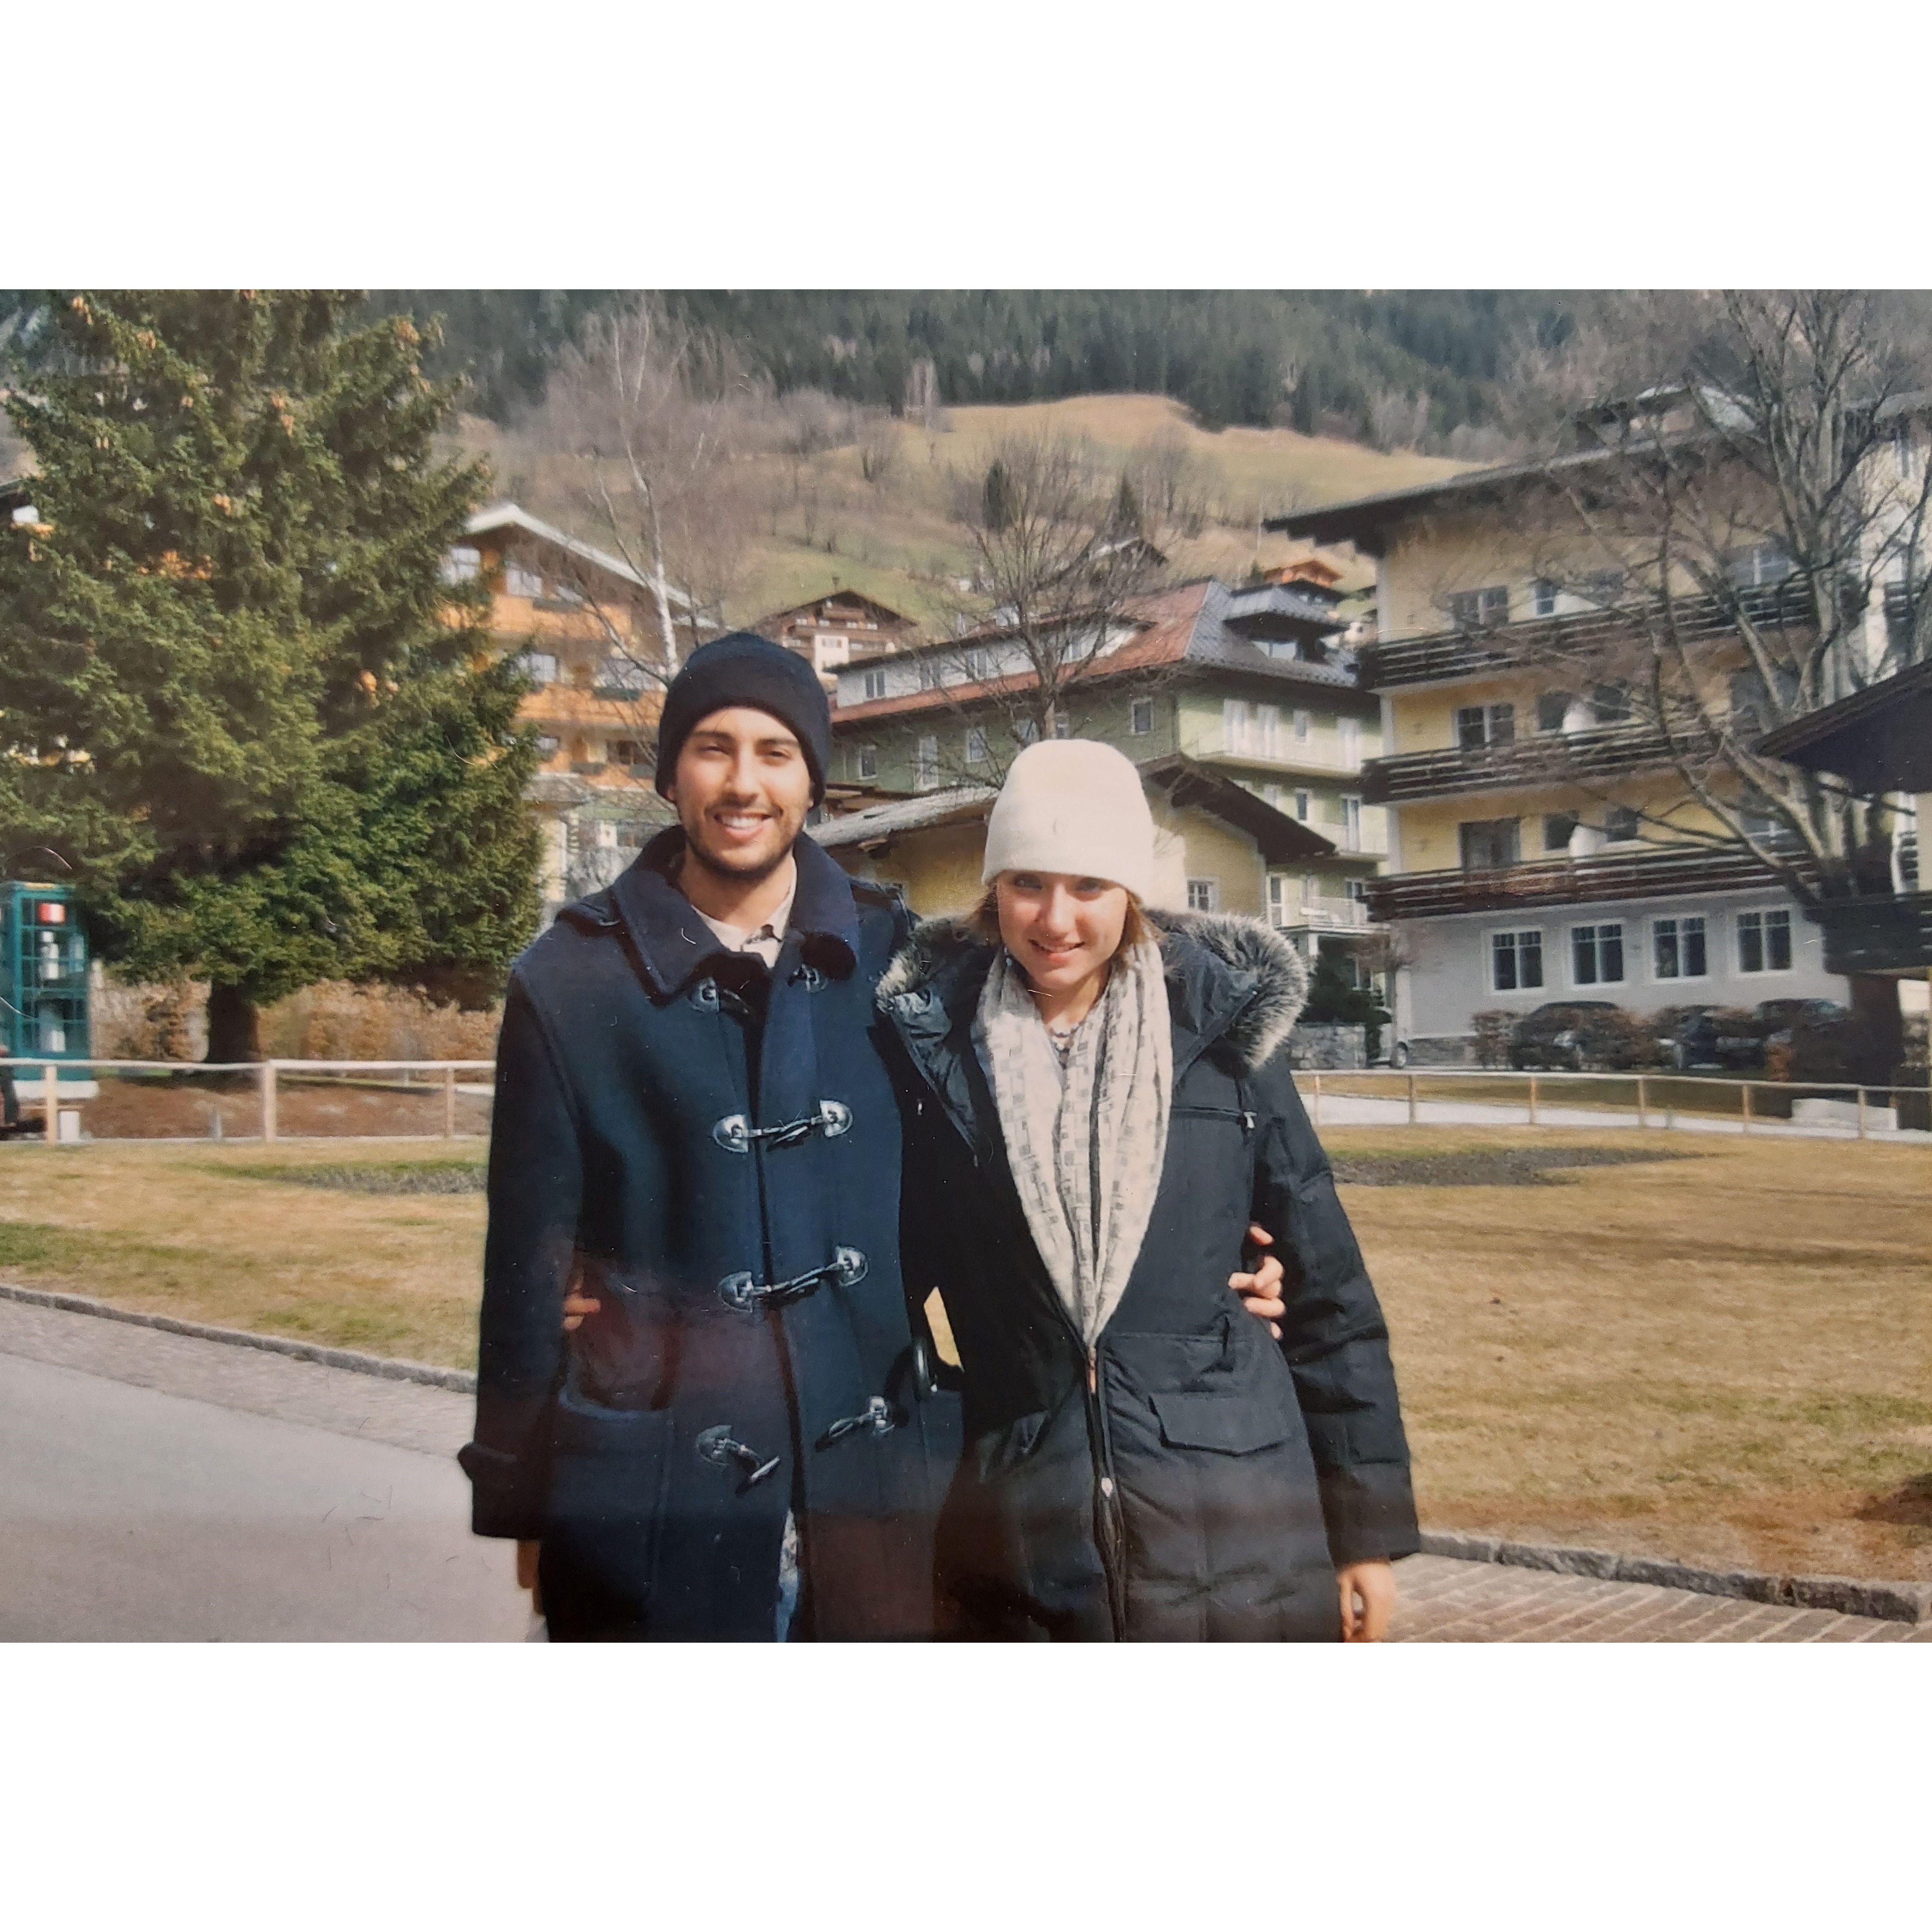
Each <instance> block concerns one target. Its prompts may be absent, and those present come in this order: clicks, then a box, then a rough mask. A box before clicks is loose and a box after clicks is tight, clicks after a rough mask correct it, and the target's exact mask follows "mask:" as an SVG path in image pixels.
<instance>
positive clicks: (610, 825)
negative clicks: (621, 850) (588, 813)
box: [597, 818, 617, 852]
mask: <svg viewBox="0 0 1932 1932" xmlns="http://www.w3.org/2000/svg"><path fill="white" fill-rule="evenodd" d="M616 844H617V821H616V820H615V819H614V818H600V819H599V820H598V821H597V849H598V850H599V851H600V852H609V851H613V850H615V849H616Z"/></svg>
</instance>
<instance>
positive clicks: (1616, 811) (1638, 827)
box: [1604, 805, 1643, 845]
mask: <svg viewBox="0 0 1932 1932" xmlns="http://www.w3.org/2000/svg"><path fill="white" fill-rule="evenodd" d="M1642 837H1643V814H1642V813H1640V811H1638V810H1637V807H1636V806H1635V805H1612V806H1611V807H1610V810H1609V811H1607V812H1605V813H1604V838H1605V839H1606V840H1607V841H1608V842H1609V843H1610V844H1613V845H1629V844H1634V843H1635V842H1636V841H1637V840H1638V839H1640V838H1642Z"/></svg>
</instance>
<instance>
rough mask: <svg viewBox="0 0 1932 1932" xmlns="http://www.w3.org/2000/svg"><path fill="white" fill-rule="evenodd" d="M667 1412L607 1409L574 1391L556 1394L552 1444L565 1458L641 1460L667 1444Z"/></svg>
mask: <svg viewBox="0 0 1932 1932" xmlns="http://www.w3.org/2000/svg"><path fill="white" fill-rule="evenodd" d="M669 1437H670V1410H668V1409H606V1408H604V1406H602V1404H601V1403H594V1402H590V1401H587V1400H586V1399H585V1398H584V1397H582V1396H581V1395H579V1394H577V1393H576V1391H574V1390H571V1389H568V1388H565V1389H559V1391H557V1397H556V1413H555V1417H554V1419H553V1433H552V1436H551V1441H552V1442H553V1445H554V1446H555V1448H556V1451H557V1453H558V1454H559V1455H565V1456H639V1455H643V1454H647V1453H654V1452H655V1451H657V1450H658V1449H659V1448H661V1446H662V1445H663V1444H664V1442H666V1441H667V1440H668V1439H669Z"/></svg>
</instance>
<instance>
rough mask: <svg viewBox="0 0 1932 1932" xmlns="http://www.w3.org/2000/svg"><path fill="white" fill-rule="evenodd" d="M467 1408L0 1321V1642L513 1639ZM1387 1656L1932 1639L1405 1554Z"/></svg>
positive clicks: (274, 1359) (399, 1385) (513, 1602)
mask: <svg viewBox="0 0 1932 1932" xmlns="http://www.w3.org/2000/svg"><path fill="white" fill-rule="evenodd" d="M470 1415H471V1399H470V1398H469V1397H468V1396H466V1395H460V1394H456V1393H455V1392H454V1391H450V1390H448V1389H438V1388H425V1387H424V1386H422V1385H420V1384H419V1383H413V1382H389V1381H386V1380H384V1379H382V1378H380V1377H378V1376H365V1375H358V1374H356V1373H354V1372H353V1370H347V1369H332V1368H328V1367H323V1366H322V1365H321V1364H317V1363H312V1362H302V1361H293V1360H292V1359H290V1358H288V1357H287V1356H284V1355H269V1354H267V1353H266V1352H263V1351H262V1350H260V1349H244V1348H236V1347H235V1346H232V1345H230V1344H228V1343H220V1342H208V1341H202V1340H198V1339H196V1338H195V1337H190V1336H184V1335H169V1334H166V1333H164V1332H163V1331H159V1330H156V1329H152V1328H136V1327H134V1326H132V1325H129V1324H127V1323H124V1322H110V1321H105V1320H103V1319H101V1317H99V1316H92V1315H77V1314H71V1313H68V1312H67V1311H65V1310H58V1309H46V1308H35V1307H31V1306H28V1305H26V1304H22V1303H19V1302H12V1301H4V1300H0V1549H4V1550H5V1551H6V1553H7V1557H6V1561H5V1562H4V1563H0V1640H5V1639H13V1640H19V1639H23V1638H28V1639H31V1638H66V1639H74V1638H89V1637H93V1638H122V1639H141V1638H149V1639H164V1638H187V1639H195V1638H199V1639H208V1638H216V1639H221V1638H226V1639H230V1640H233V1639H242V1638H296V1637H308V1638H315V1639H349V1638H419V1639H422V1638H429V1639H444V1640H449V1639H463V1638H473V1639H483V1640H489V1639H499V1640H516V1639H518V1638H520V1637H522V1636H523V1634H524V1631H525V1629H526V1622H527V1618H526V1610H525V1604H526V1601H527V1599H526V1598H524V1597H523V1595H522V1593H521V1592H519V1591H518V1590H517V1589H515V1587H514V1584H513V1583H512V1582H511V1552H510V1549H509V1546H508V1544H503V1543H500V1542H493V1541H484V1540H482V1539H480V1538H475V1537H472V1536H471V1535H469V1532H468V1529H467V1527H466V1525H467V1521H468V1508H469V1505H468V1487H469V1486H468V1484H466V1482H465V1481H463V1477H462V1475H461V1473H460V1472H459V1471H458V1469H457V1467H456V1466H455V1462H454V1460H452V1459H453V1458H454V1457H455V1453H456V1451H457V1449H458V1447H459V1446H460V1445H461V1444H462V1443H463V1442H464V1441H465V1440H466V1438H467V1436H468V1434H469V1421H470ZM1397 1577H1398V1578H1399V1579H1400V1584H1401V1592H1402V1594H1401V1598H1400V1604H1399V1607H1398V1608H1397V1613H1396V1625H1395V1630H1394V1637H1395V1640H1396V1641H1397V1642H1398V1643H1431V1642H1435V1643H1507V1642H1511V1641H1514V1642H1520V1643H1544V1642H1553V1643H1615V1642H1620V1641H1625V1640H1628V1641H1631V1642H1643V1643H1758V1642H1770V1643H1809V1642H1813V1641H1818V1642H1824V1643H1867V1642H1870V1643H1899V1642H1908V1643H1910V1642H1918V1643H1924V1642H1932V1624H1921V1625H1908V1624H1903V1623H1891V1622H1885V1621H1883V1620H1881V1619H1875V1618H1869V1617H1850V1616H1840V1615H1838V1614H1837V1613H1835V1612H1832V1611H1829V1610H1784V1609H1780V1608H1777V1607H1773V1606H1771V1605H1767V1604H1749V1603H1744V1602H1741V1601H1738V1600H1737V1599H1736V1598H1728V1597H1706V1596H1700V1595H1697V1594H1695V1593H1694V1592H1690V1591H1686V1590H1667V1589H1658V1587H1656V1586H1654V1585H1651V1584H1641V1583H1604V1582H1600V1581H1598V1580H1595V1579H1594V1578H1591V1577H1568V1576H1559V1575H1557V1574H1554V1573H1553V1572H1550V1571H1538V1570H1519V1569H1514V1568H1508V1567H1506V1566H1504V1565H1498V1564H1490V1563H1472V1562H1463V1561H1460V1560H1459V1559H1455V1558H1453V1557H1446V1556H1412V1557H1411V1558H1409V1559H1408V1560H1407V1561H1406V1562H1404V1563H1403V1564H1402V1565H1400V1568H1399V1569H1398V1571H1397Z"/></svg>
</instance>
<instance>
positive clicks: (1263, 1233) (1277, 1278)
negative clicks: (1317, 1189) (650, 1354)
mask: <svg viewBox="0 0 1932 1932" xmlns="http://www.w3.org/2000/svg"><path fill="white" fill-rule="evenodd" d="M1248 1241H1249V1244H1250V1246H1251V1247H1257V1248H1271V1247H1274V1236H1273V1235H1271V1234H1270V1233H1269V1232H1268V1230H1267V1229H1265V1228H1263V1227H1261V1226H1255V1227H1251V1228H1250V1229H1249V1230H1248ZM1281 1272H1282V1271H1281V1264H1280V1262H1278V1261H1277V1260H1276V1259H1275V1258H1274V1256H1272V1255H1264V1256H1262V1259H1261V1262H1260V1264H1259V1266H1258V1267H1257V1268H1256V1270H1255V1271H1254V1273H1253V1274H1231V1275H1230V1276H1229V1277H1228V1286H1229V1287H1230V1288H1232V1289H1233V1290H1234V1291H1235V1293H1236V1294H1237V1295H1239V1296H1240V1297H1241V1299H1242V1300H1243V1301H1244V1302H1246V1303H1247V1309H1248V1313H1250V1315H1252V1316H1254V1318H1255V1319H1256V1321H1258V1322H1266V1323H1267V1324H1268V1333H1269V1334H1271V1335H1272V1336H1273V1337H1274V1338H1275V1340H1277V1342H1279V1341H1280V1340H1281V1324H1280V1322H1278V1321H1277V1320H1276V1319H1274V1318H1275V1317H1276V1316H1280V1315H1286V1313H1288V1305H1287V1304H1286V1302H1284V1301H1283V1300H1282V1299H1281V1297H1280V1294H1279V1293H1278V1292H1277V1291H1278V1290H1279V1289H1280V1286H1281ZM563 1305H564V1307H566V1308H568V1307H569V1306H570V1304H569V1303H568V1302H567V1301H566V1302H565V1304H563ZM592 1307H595V1304H594V1303H593V1304H592Z"/></svg>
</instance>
